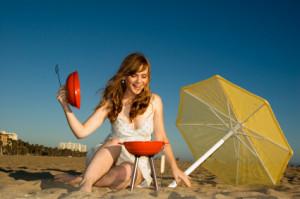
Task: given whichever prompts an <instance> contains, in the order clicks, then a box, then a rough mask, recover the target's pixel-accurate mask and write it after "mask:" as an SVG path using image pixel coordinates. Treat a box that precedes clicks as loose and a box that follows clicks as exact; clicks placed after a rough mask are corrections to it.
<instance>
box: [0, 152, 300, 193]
mask: <svg viewBox="0 0 300 199" xmlns="http://www.w3.org/2000/svg"><path fill="white" fill-rule="evenodd" d="M189 164H190V163H188V162H183V161H178V165H179V166H180V168H181V169H185V168H187V167H188V166H189ZM155 165H156V170H157V171H156V172H157V177H158V184H159V185H160V189H159V191H158V192H156V191H154V189H153V188H135V189H134V190H133V191H132V192H130V190H129V189H124V190H111V189H109V188H98V187H94V188H93V191H92V193H84V192H81V191H78V187H73V186H70V185H68V184H64V183H61V182H55V181H54V179H53V177H54V175H56V174H61V173H69V174H80V173H82V172H83V171H84V166H85V158H84V157H50V156H31V155H25V156H20V155H18V156H6V155H3V156H0V198H2V199H6V198H49V199H50V198H51V199H53V198H59V199H61V198H111V199H118V198H120V199H121V198H122V199H125V198H136V199H138V198H140V197H141V196H142V197H143V199H146V198H170V199H171V198H174V199H177V198H184V199H188V198H216V199H230V198H239V199H241V198H245V199H250V198H270V199H271V198H272V199H273V198H280V199H281V198H282V199H285V198H293V199H296V198H299V199H300V167H299V166H289V167H288V168H287V169H286V172H285V174H284V177H283V178H282V180H281V182H280V184H278V185H276V186H271V187H270V186H234V185H228V184H225V183H223V182H222V181H221V180H220V179H218V178H217V177H216V176H214V175H212V174H210V173H209V172H208V171H206V170H205V169H204V168H201V167H200V168H198V169H197V170H195V171H194V172H193V173H192V174H191V182H192V187H191V188H187V187H185V186H184V185H182V184H180V185H179V186H178V187H177V188H175V189H173V188H168V187H167V185H168V184H169V183H170V182H171V181H172V175H171V171H170V169H169V167H168V165H166V172H165V173H164V174H163V176H162V178H161V176H160V171H159V165H160V162H159V159H156V160H155ZM161 179H162V181H161ZM161 185H162V186H161Z"/></svg>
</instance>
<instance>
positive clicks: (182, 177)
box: [172, 168, 191, 187]
mask: <svg viewBox="0 0 300 199" xmlns="http://www.w3.org/2000/svg"><path fill="white" fill-rule="evenodd" d="M172 173H173V177H174V178H175V181H176V183H177V184H179V182H180V181H181V180H182V181H183V182H184V184H185V185H186V186H188V187H191V182H190V180H189V178H190V177H188V176H187V175H185V173H183V172H182V171H181V170H180V169H179V168H174V169H172Z"/></svg>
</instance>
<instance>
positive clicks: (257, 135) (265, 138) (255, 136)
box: [243, 126, 289, 151]
mask: <svg viewBox="0 0 300 199" xmlns="http://www.w3.org/2000/svg"><path fill="white" fill-rule="evenodd" d="M244 128H246V129H247V130H249V132H251V133H252V134H255V135H251V136H252V137H254V138H260V139H264V140H267V141H269V142H271V143H272V144H274V145H276V146H278V147H280V148H281V149H283V150H285V151H289V150H288V149H287V148H285V147H284V146H282V145H280V144H278V143H275V142H274V141H272V140H271V139H270V138H267V137H263V136H261V135H260V134H259V133H257V132H256V131H253V130H251V129H249V128H248V127H245V126H244ZM243 135H244V136H249V137H250V135H247V134H245V133H244V134H243Z"/></svg>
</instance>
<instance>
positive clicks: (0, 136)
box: [0, 131, 18, 146]
mask: <svg viewBox="0 0 300 199" xmlns="http://www.w3.org/2000/svg"><path fill="white" fill-rule="evenodd" d="M9 139H11V140H18V135H17V134H16V133H15V132H7V131H0V141H2V144H3V146H5V145H7V143H8V140H9Z"/></svg>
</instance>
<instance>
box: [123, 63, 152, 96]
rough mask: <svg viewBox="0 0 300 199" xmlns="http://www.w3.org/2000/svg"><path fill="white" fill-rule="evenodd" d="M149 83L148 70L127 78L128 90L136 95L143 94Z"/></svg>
mask: <svg viewBox="0 0 300 199" xmlns="http://www.w3.org/2000/svg"><path fill="white" fill-rule="evenodd" d="M148 82H149V74H148V68H146V69H145V70H143V71H140V72H137V73H135V74H133V75H129V76H127V77H126V88H127V89H128V91H129V92H131V93H132V94H134V95H138V94H140V93H141V92H142V90H143V88H144V87H145V86H147V84H148Z"/></svg>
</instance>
